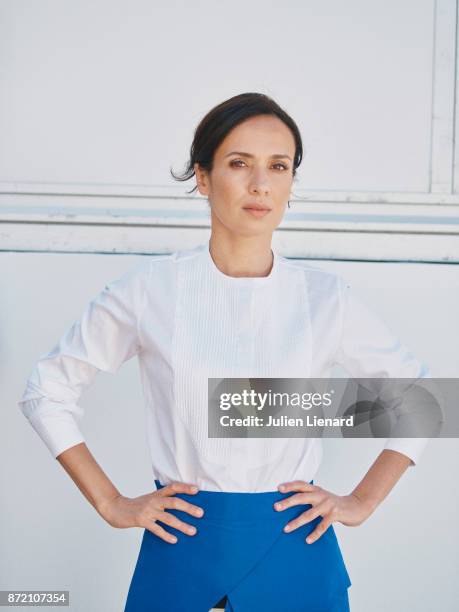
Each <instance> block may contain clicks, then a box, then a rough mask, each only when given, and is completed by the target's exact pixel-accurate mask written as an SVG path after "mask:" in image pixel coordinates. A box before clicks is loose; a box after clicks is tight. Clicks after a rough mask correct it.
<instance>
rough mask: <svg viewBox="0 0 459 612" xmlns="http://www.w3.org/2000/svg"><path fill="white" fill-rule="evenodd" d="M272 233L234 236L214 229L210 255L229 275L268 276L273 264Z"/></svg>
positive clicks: (218, 266) (210, 241)
mask: <svg viewBox="0 0 459 612" xmlns="http://www.w3.org/2000/svg"><path fill="white" fill-rule="evenodd" d="M271 238H272V235H271V234H270V235H261V236H233V235H228V234H226V233H223V232H218V231H214V230H212V233H211V236H210V240H209V251H210V255H211V257H212V259H213V261H214V263H215V265H216V266H217V268H218V269H219V270H220V271H221V272H223V274H226V275H227V276H234V277H238V276H244V277H250V276H254V277H257V276H268V275H269V273H270V272H271V269H272V266H273V254H272V252H271Z"/></svg>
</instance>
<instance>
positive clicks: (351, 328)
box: [335, 281, 430, 465]
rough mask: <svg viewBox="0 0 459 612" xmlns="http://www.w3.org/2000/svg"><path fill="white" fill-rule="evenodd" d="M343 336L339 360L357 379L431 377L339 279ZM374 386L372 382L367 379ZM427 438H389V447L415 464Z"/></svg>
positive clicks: (376, 316)
mask: <svg viewBox="0 0 459 612" xmlns="http://www.w3.org/2000/svg"><path fill="white" fill-rule="evenodd" d="M340 303H341V313H342V314H341V338H340V343H339V346H338V349H337V353H336V359H335V361H336V363H338V364H340V365H342V366H343V367H344V368H345V369H346V370H347V371H348V373H349V374H350V376H352V377H353V378H354V379H363V378H368V379H384V378H391V379H401V378H407V379H411V380H412V381H415V380H419V379H421V378H430V373H429V370H428V368H427V366H426V365H425V364H423V363H422V362H420V361H419V360H418V359H417V358H416V357H415V356H414V355H413V353H412V352H411V351H410V350H409V349H408V348H407V347H406V346H405V345H404V344H402V342H401V341H400V339H399V338H398V337H397V336H396V335H395V334H394V332H393V331H392V330H391V329H390V328H389V327H388V326H387V325H386V323H385V322H384V320H383V319H382V318H381V317H380V316H379V315H377V314H376V313H375V312H373V311H372V310H370V309H369V308H368V307H367V306H366V305H365V304H364V302H363V301H362V300H361V299H359V298H358V297H357V296H356V295H355V294H354V292H353V290H352V288H351V287H350V285H349V284H347V283H345V282H344V281H341V282H340ZM368 384H369V385H371V381H368ZM427 442H428V438H414V437H413V438H388V439H387V441H386V444H385V447H384V448H386V449H390V450H395V451H398V452H400V453H403V454H404V455H406V456H407V457H409V458H410V459H411V461H412V462H413V465H415V464H417V463H418V462H419V459H420V457H421V455H422V453H423V451H424V448H425V446H426V445H427Z"/></svg>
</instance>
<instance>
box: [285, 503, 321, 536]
mask: <svg viewBox="0 0 459 612" xmlns="http://www.w3.org/2000/svg"><path fill="white" fill-rule="evenodd" d="M326 513H327V504H324V503H322V504H318V505H317V506H315V508H310V509H309V510H306V512H303V513H302V514H300V516H297V517H296V518H295V519H293V521H290V523H287V524H286V525H285V527H284V531H288V532H290V531H294V530H295V529H298V527H301V526H302V525H306V524H307V523H309V522H311V521H313V520H314V519H316V518H317V517H318V516H324V515H325V514H326Z"/></svg>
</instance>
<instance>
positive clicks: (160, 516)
mask: <svg viewBox="0 0 459 612" xmlns="http://www.w3.org/2000/svg"><path fill="white" fill-rule="evenodd" d="M155 519H156V520H157V521H161V522H162V523H165V524H166V525H170V526H171V527H174V528H175V529H178V530H179V531H183V533H186V535H190V536H191V535H194V534H195V533H196V527H194V526H193V525H189V524H188V523H185V522H184V521H181V520H180V519H178V518H177V517H176V516H174V515H173V514H171V513H170V512H157V513H156V516H155Z"/></svg>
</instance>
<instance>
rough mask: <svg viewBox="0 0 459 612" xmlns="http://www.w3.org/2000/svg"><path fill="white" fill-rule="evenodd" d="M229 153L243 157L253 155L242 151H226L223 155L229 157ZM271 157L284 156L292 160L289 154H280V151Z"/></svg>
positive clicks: (280, 157)
mask: <svg viewBox="0 0 459 612" xmlns="http://www.w3.org/2000/svg"><path fill="white" fill-rule="evenodd" d="M230 155H242V156H244V157H252V158H253V157H255V156H254V155H252V154H251V153H244V152H243V151H231V153H227V154H226V155H225V157H229V156H230ZM271 157H272V158H273V159H282V158H284V157H286V158H287V159H289V160H290V161H292V158H291V157H290V156H289V155H286V154H282V153H275V154H274V155H271Z"/></svg>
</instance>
